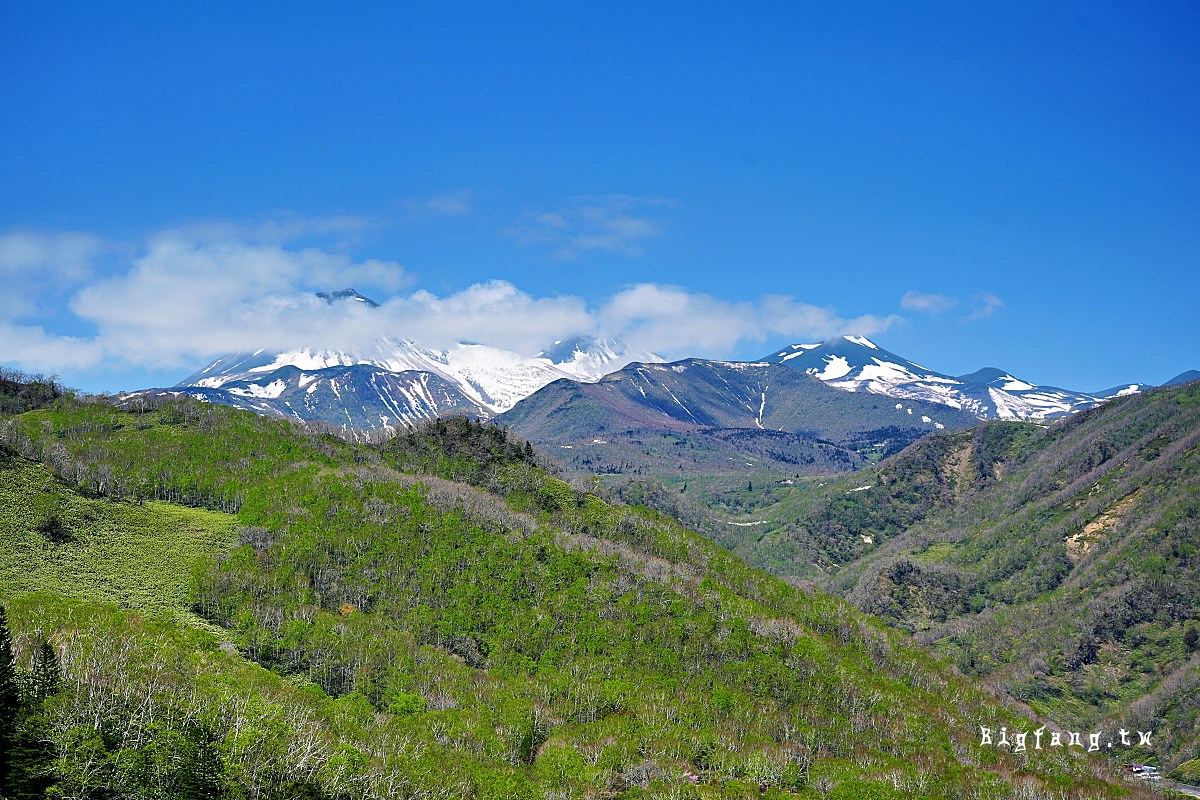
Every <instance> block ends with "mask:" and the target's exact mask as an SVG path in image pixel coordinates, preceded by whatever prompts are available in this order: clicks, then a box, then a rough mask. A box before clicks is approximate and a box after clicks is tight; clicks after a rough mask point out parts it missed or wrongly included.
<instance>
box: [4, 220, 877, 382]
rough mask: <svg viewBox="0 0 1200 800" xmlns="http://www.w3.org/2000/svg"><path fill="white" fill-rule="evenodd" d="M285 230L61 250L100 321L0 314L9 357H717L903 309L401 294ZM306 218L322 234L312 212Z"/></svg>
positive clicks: (377, 264) (26, 365) (637, 289)
mask: <svg viewBox="0 0 1200 800" xmlns="http://www.w3.org/2000/svg"><path fill="white" fill-rule="evenodd" d="M283 227H284V226H280V225H273V226H270V227H268V228H266V229H264V228H262V227H246V226H227V225H222V224H220V223H204V224H196V225H190V226H187V227H183V228H177V229H172V230H168V231H162V232H159V233H156V234H154V235H153V236H151V237H149V238H148V239H147V240H146V241H145V242H144V243H143V244H142V245H141V246H140V247H139V248H138V249H137V252H136V254H135V256H134V257H132V258H127V259H126V261H125V262H124V263H123V264H121V265H117V268H116V269H115V270H113V269H111V267H112V265H111V264H110V265H109V266H110V270H109V274H108V275H107V276H106V277H102V278H100V279H98V280H93V281H92V282H91V283H90V284H86V285H81V284H80V281H81V280H83V279H84V277H86V275H87V267H86V265H87V259H86V257H84V256H80V257H79V258H78V259H75V260H74V261H72V260H71V259H69V258H65V257H64V258H62V259H60V260H58V261H56V262H55V263H56V264H58V266H57V267H56V269H57V270H58V272H57V273H56V272H54V271H53V270H47V271H43V272H41V273H37V274H38V275H40V278H39V279H38V280H39V281H42V282H45V281H48V280H54V279H55V275H58V274H70V275H72V276H73V277H72V278H71V280H73V281H74V284H73V286H74V292H73V294H72V295H71V298H70V302H69V309H70V311H71V312H72V313H73V314H74V315H75V319H74V321H73V323H74V325H75V327H77V328H81V329H86V330H90V331H93V333H92V334H90V335H87V336H64V335H61V331H55V330H52V329H47V326H46V325H45V324H43V325H42V326H37V325H22V324H18V323H19V322H20V320H18V319H15V318H12V317H9V318H8V319H7V320H0V341H3V342H4V345H5V347H4V351H3V352H2V353H0V358H2V359H3V360H5V361H8V362H11V363H15V364H17V365H19V366H21V367H22V368H23V369H28V370H31V371H36V372H55V371H67V370H82V369H85V368H90V369H92V370H95V369H110V370H117V369H128V368H132V367H136V368H139V369H142V368H146V369H155V370H167V369H170V370H175V369H178V370H179V371H180V373H181V374H183V373H185V372H189V371H192V370H194V369H196V368H198V367H199V366H201V365H203V364H204V363H205V362H206V361H208V360H210V359H212V358H213V357H215V356H217V355H220V354H223V353H228V352H238V351H245V350H257V349H259V348H265V349H271V350H285V349H292V348H296V347H301V346H309V347H316V348H322V349H337V350H350V351H360V352H370V351H371V350H372V349H373V345H374V344H375V343H376V341H377V340H378V339H379V337H382V336H391V337H395V338H407V339H412V340H414V341H416V342H419V343H420V344H422V345H424V346H426V347H431V348H437V349H441V348H445V347H448V346H450V345H452V344H453V343H455V342H460V341H474V342H481V343H486V344H490V345H494V346H497V347H503V348H506V349H510V350H514V351H517V352H519V353H522V354H526V355H531V354H533V353H536V352H538V351H539V350H542V349H544V348H545V347H547V346H548V345H550V344H551V343H552V342H554V341H556V340H561V339H567V338H570V337H574V336H581V335H597V336H604V337H611V338H620V339H624V340H625V341H626V342H627V343H628V344H629V345H630V346H631V347H633V348H634V349H636V350H647V351H652V352H657V353H660V354H662V355H663V356H666V357H684V356H704V357H712V358H722V357H730V356H732V355H733V354H734V353H735V352H736V351H738V349H739V348H740V347H743V346H745V345H753V344H756V343H765V342H767V341H768V340H771V339H779V338H789V339H793V340H798V339H814V338H817V339H823V338H828V337H831V336H835V335H838V334H842V333H858V334H864V335H871V334H874V333H878V332H879V331H881V330H884V329H886V328H887V327H889V326H890V325H892V324H893V323H894V322H896V321H897V320H898V319H899V318H898V317H895V316H888V317H879V316H873V315H866V316H860V317H856V318H846V317H843V316H842V315H840V314H839V313H838V312H837V311H835V310H834V309H832V308H828V307H823V306H816V305H811V304H808V303H804V302H800V301H798V300H796V299H794V298H791V297H786V296H781V295H766V296H763V297H760V298H757V299H754V300H746V301H740V302H730V301H726V300H722V299H719V298H717V297H713V296H712V295H708V294H703V293H698V292H693V291H689V290H687V289H685V288H681V287H677V286H663V285H658V284H653V283H642V284H636V285H633V286H629V287H626V288H625V289H623V290H621V291H619V292H617V293H616V294H614V295H613V296H611V297H608V298H604V299H602V300H600V301H599V302H596V303H592V304H589V302H588V301H586V300H585V299H583V298H581V297H577V296H572V295H560V296H544V297H538V296H534V295H531V294H529V293H527V292H525V291H522V290H521V289H519V288H518V287H516V286H514V285H513V284H511V283H509V282H507V281H502V280H493V281H488V282H485V283H480V284H475V285H472V286H468V287H466V288H464V289H462V290H460V291H457V292H453V293H449V294H443V295H436V294H433V293H432V292H429V291H426V290H423V289H422V290H416V291H407V292H400V293H394V292H395V289H397V288H399V287H401V286H404V285H406V283H407V282H408V277H409V276H408V274H407V273H406V272H405V270H404V269H403V267H401V266H400V265H399V264H396V263H394V262H387V261H373V260H369V261H356V260H354V259H353V258H351V257H350V256H347V255H345V254H343V253H337V252H329V251H327V250H324V249H321V248H318V247H289V246H288V245H287V243H286V241H283V238H284V236H285V234H284V233H281V231H282V229H283ZM297 229H300V230H303V231H311V230H312V228H311V227H310V226H304V225H302V224H298V227H297ZM64 241H66V240H64ZM14 242H15V240H13V241H8V243H7V246H8V249H7V250H4V249H0V255H2V254H5V253H7V256H6V258H7V261H5V262H4V263H6V264H9V265H15V264H18V263H36V264H42V263H45V257H44V256H37V257H36V258H35V257H34V256H28V255H21V254H22V253H26V252H32V253H35V255H36V253H44V252H46V251H47V248H45V247H43V248H42V250H36V248H33V249H30V248H25V249H22V248H21V247H19V246H18V245H19V244H20V242H15V243H14ZM85 244H86V246H84V245H85ZM101 245H102V243H100V244H97V240H93V239H88V240H86V242H84V241H81V242H78V243H76V246H77V250H78V251H79V252H82V253H85V254H86V253H90V252H92V250H91V249H89V248H98V247H100V246H101ZM61 247H63V248H66V245H65V244H63V245H61ZM52 249H53V248H50V250H52ZM62 252H67V253H69V252H76V250H71V249H70V248H67V249H65V250H62ZM39 259H40V260H39ZM72 265H74V266H72ZM80 265H82V266H80ZM10 271H11V270H10ZM34 283H35V284H36V283H37V281H35V282H34ZM31 285H33V284H31ZM349 286H354V287H356V288H359V289H360V290H366V291H367V293H368V294H372V295H374V298H375V299H376V300H379V301H382V302H381V305H380V306H379V307H378V308H370V307H367V306H366V305H364V304H360V303H351V302H342V303H336V304H329V303H326V302H324V301H323V300H321V299H319V298H318V297H316V295H315V294H314V293H315V292H316V291H323V290H337V289H342V288H346V287H349ZM34 288H36V286H35V287H34ZM379 292H385V293H384V294H380V293H379ZM386 292H392V294H391V296H390V297H388V296H387V294H386Z"/></svg>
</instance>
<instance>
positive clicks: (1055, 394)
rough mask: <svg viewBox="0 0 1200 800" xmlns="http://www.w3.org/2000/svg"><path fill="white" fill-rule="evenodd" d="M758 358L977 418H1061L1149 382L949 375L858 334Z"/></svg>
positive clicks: (984, 372)
mask: <svg viewBox="0 0 1200 800" xmlns="http://www.w3.org/2000/svg"><path fill="white" fill-rule="evenodd" d="M762 360H763V361H766V362H770V363H775V364H787V365H788V366H790V367H795V368H796V369H801V370H804V371H805V372H807V373H809V374H810V375H815V376H816V377H818V378H820V379H821V380H822V381H824V382H825V383H826V384H828V385H829V386H833V387H834V388H837V389H844V390H846V391H850V392H871V393H873V394H881V395H885V396H887V397H895V398H900V399H905V400H926V401H928V402H931V403H939V404H941V405H945V406H949V407H951V408H957V409H960V410H962V411H966V412H967V413H969V414H972V415H974V416H975V417H978V418H979V419H1031V420H1035V419H1050V418H1053V417H1061V416H1064V415H1066V414H1073V413H1075V412H1077V411H1082V410H1083V409H1085V408H1091V407H1093V406H1095V405H1098V404H1100V403H1102V402H1104V401H1105V400H1108V399H1110V398H1113V397H1120V396H1124V395H1128V394H1136V393H1138V392H1140V391H1143V390H1145V389H1146V388H1148V385H1147V384H1142V383H1130V384H1123V385H1121V386H1118V387H1115V388H1112V389H1107V390H1104V391H1101V392H1079V391H1072V390H1069V389H1059V388H1058V387H1055V386H1035V385H1034V384H1031V383H1029V382H1027V381H1023V380H1021V379H1020V378H1016V377H1014V376H1013V375H1012V374H1010V373H1008V372H1006V371H1004V370H1002V369H998V368H996V367H984V368H983V369H980V370H977V371H976V372H972V373H970V374H969V375H958V376H951V375H946V374H944V373H941V372H936V371H934V370H931V369H929V368H928V367H923V366H921V365H920V364H916V363H914V362H912V361H909V360H908V359H906V358H903V357H902V356H898V355H896V354H895V353H890V352H888V351H887V350H884V349H883V348H881V347H879V346H878V345H877V344H875V343H874V342H872V341H871V340H869V339H867V338H865V337H862V336H843V337H841V338H838V339H833V340H830V341H828V342H821V343H817V344H793V345H790V346H788V347H785V348H783V349H782V350H779V351H777V352H774V353H771V354H770V355H767V356H764V357H763V359H762Z"/></svg>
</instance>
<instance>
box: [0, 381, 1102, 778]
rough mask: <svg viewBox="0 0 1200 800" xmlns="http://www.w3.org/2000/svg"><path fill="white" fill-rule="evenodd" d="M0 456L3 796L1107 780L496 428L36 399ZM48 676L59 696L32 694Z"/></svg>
mask: <svg viewBox="0 0 1200 800" xmlns="http://www.w3.org/2000/svg"><path fill="white" fill-rule="evenodd" d="M0 441H2V442H3V445H4V446H5V447H6V448H7V449H8V450H7V452H6V454H5V456H4V459H3V462H2V464H3V469H4V475H5V483H4V486H5V491H4V494H3V495H2V496H3V499H4V510H3V519H4V520H5V521H6V522H5V525H6V527H5V534H4V537H3V539H2V540H0V543H2V546H3V548H4V552H3V560H4V563H5V564H20V565H21V568H20V569H17V570H10V571H9V572H7V573H6V575H7V576H8V577H6V579H5V580H6V581H7V582H6V584H5V585H4V588H3V601H4V604H5V605H6V606H8V608H9V611H10V618H9V625H10V626H11V630H12V633H13V637H14V638H13V642H14V649H15V652H16V661H17V667H18V674H17V678H18V679H19V680H18V682H19V683H20V684H21V685H22V686H23V687H25V688H24V689H23V690H22V692H21V695H20V696H21V701H20V709H21V711H20V714H18V715H17V716H16V717H14V718H13V719H15V720H17V722H16V723H14V724H15V725H16V728H15V733H13V736H15V737H16V738H15V739H14V741H17V742H18V743H23V745H22V746H23V748H24V749H22V750H20V751H19V753H18V755H19V756H20V758H19V759H18V761H19V762H20V765H23V766H22V768H23V769H25V770H26V771H25V772H19V771H17V772H14V773H13V775H18V776H19V775H24V776H25V777H24V778H21V780H22V781H24V783H22V784H21V785H22V786H31V785H34V784H35V783H36V782H37V781H41V782H42V783H41V784H40V785H43V786H44V785H45V784H46V783H53V784H55V787H56V788H55V791H56V792H58V793H59V794H60V795H61V796H96V797H101V796H103V797H211V796H221V797H272V798H274V797H278V798H284V797H295V798H299V797H310V798H311V797H397V796H406V797H454V798H461V797H478V798H493V797H494V798H502V797H503V798H513V797H535V798H536V797H542V798H552V797H555V798H558V797H562V798H565V797H585V796H596V797H599V796H612V797H696V798H701V797H751V796H753V797H757V796H761V795H762V794H763V793H765V794H767V795H771V796H777V797H785V796H796V797H812V798H818V797H847V798H849V797H910V796H914V795H920V796H926V797H945V798H958V797H981V798H990V797H996V798H1007V797H1014V798H1015V797H1058V796H1070V797H1081V798H1082V797H1108V796H1116V795H1117V794H1119V793H1120V790H1119V789H1117V788H1116V787H1115V786H1111V785H1106V784H1104V783H1102V782H1101V781H1100V780H1098V779H1097V777H1096V776H1097V775H1103V774H1105V772H1104V769H1103V768H1102V765H1100V764H1098V763H1096V762H1093V761H1092V760H1091V759H1089V758H1086V757H1085V756H1084V755H1083V754H1082V753H1080V752H1079V748H1071V749H1067V748H1058V749H1048V748H1047V749H1043V750H1041V751H1029V752H1023V753H1008V752H1006V751H1005V750H1003V749H1000V748H995V747H987V746H981V745H980V743H979V729H978V726H979V725H981V724H990V725H995V726H998V725H1005V726H1007V727H1008V728H1010V729H1017V728H1023V729H1032V728H1033V727H1034V726H1035V724H1034V723H1033V722H1032V721H1029V720H1024V721H1023V720H1021V719H1020V718H1019V717H1018V716H1017V715H1016V714H1015V713H1014V712H1013V711H1011V710H1007V709H1005V708H1003V707H1001V706H1000V705H999V704H997V703H996V702H994V701H992V700H989V699H988V698H987V697H986V696H984V695H982V694H980V693H979V692H978V691H977V690H975V689H974V688H972V686H971V685H970V683H969V682H968V681H965V680H963V679H962V678H961V677H956V676H955V675H954V674H952V673H951V672H949V671H947V670H946V669H945V668H944V667H942V666H940V665H939V664H937V663H936V662H934V661H933V660H931V659H930V658H929V657H928V656H926V655H925V654H923V653H922V652H921V651H920V650H917V649H914V648H912V647H910V646H908V645H906V644H904V642H903V640H902V639H901V638H899V637H898V636H896V635H895V634H893V633H890V632H888V631H887V630H886V629H885V628H883V627H882V626H880V625H878V624H877V623H874V622H872V621H871V620H870V619H869V618H867V617H866V616H864V615H862V614H860V613H859V612H856V611H853V610H852V609H850V608H849V607H847V606H846V605H844V604H842V603H841V602H840V601H836V600H834V599H832V598H829V597H827V596H822V595H819V594H811V593H805V592H801V591H798V590H796V589H794V588H792V587H790V586H788V585H787V584H785V583H783V582H782V581H780V580H778V579H775V578H771V577H769V576H767V575H766V574H764V573H760V572H756V571H754V570H751V569H749V568H748V567H747V566H746V565H745V564H744V563H743V562H741V561H740V560H738V559H737V558H734V557H731V556H729V555H727V554H725V553H724V552H722V551H720V550H718V549H716V548H715V547H714V546H713V545H711V544H710V543H709V542H707V541H706V540H704V539H702V538H700V537H698V536H696V535H694V534H691V533H689V532H688V531H686V530H684V529H682V528H680V527H679V526H678V525H677V524H676V523H674V522H672V521H670V520H668V519H665V518H661V517H657V516H655V515H653V514H650V513H646V512H639V511H636V510H633V509H627V508H619V507H614V506H610V505H608V504H606V503H604V502H603V501H601V500H600V499H598V498H596V497H595V496H593V495H589V494H586V493H583V492H579V491H577V490H574V489H572V488H571V487H569V486H568V485H567V484H565V483H562V482H561V481H558V480H556V479H554V478H552V477H550V476H549V475H547V474H546V473H545V472H544V471H542V470H541V469H540V468H538V467H537V466H536V464H535V462H536V457H535V456H534V454H532V453H531V452H530V451H529V450H528V448H527V447H525V446H524V445H523V443H519V442H515V441H513V440H510V439H509V438H508V436H507V435H506V433H505V432H504V431H502V430H500V429H496V428H492V427H488V426H480V425H478V424H476V423H470V422H467V421H465V420H457V421H454V420H451V421H445V422H441V423H437V424H434V425H432V426H430V427H429V428H427V429H425V430H423V431H419V432H416V433H414V434H411V435H409V436H407V437H402V438H401V439H399V440H396V441H393V442H391V443H389V444H388V445H386V446H385V447H384V448H382V449H381V450H379V449H371V448H368V447H365V446H357V445H350V444H346V443H344V442H341V441H339V440H336V439H331V438H326V437H318V436H314V435H311V434H308V433H306V432H304V431H302V430H299V429H297V428H294V427H292V426H290V425H289V424H287V423H284V422H278V421H272V420H267V419H263V418H258V417H254V416H253V415H250V414H247V413H244V412H238V411H234V410H231V409H226V408H219V407H212V406H203V405H199V404H195V403H192V402H182V403H168V404H164V405H163V406H161V407H159V408H150V409H146V410H143V411H140V412H125V411H119V410H116V409H113V408H111V407H106V406H102V405H90V404H79V403H75V402H60V403H58V407H57V408H55V409H52V410H43V411H33V412H29V413H26V414H23V415H21V416H18V417H15V418H11V419H8V420H0ZM33 462H37V463H33ZM51 472H53V473H54V475H55V476H57V478H55V477H53V476H52V475H51ZM413 472H424V473H425V474H424V475H418V476H414V475H413V474H412V473H413ZM431 473H432V474H431ZM452 479H453V480H452ZM464 480H465V481H470V482H471V483H470V484H468V483H464V482H462V481H464ZM168 503H175V504H180V503H186V504H189V505H190V506H192V508H186V509H185V508H180V507H178V505H168ZM143 504H144V505H143ZM200 508H204V509H207V510H206V511H199V510H197V509H200ZM216 511H220V512H222V513H214V512H216ZM55 516H56V519H57V521H56V522H55V521H53V520H52V518H53V517H55ZM231 518H233V519H236V522H235V523H233V522H232V519H231ZM22 520H24V523H22ZM234 526H236V529H234ZM232 537H236V538H232ZM231 538H232V540H231ZM136 550H145V552H146V554H147V558H146V559H145V560H144V561H143V560H141V559H138V558H131V557H130V555H129V554H130V553H131V552H133V551H136ZM206 550H207V552H205V551H206ZM109 553H112V554H113V555H112V556H111V557H109V555H108V554H109ZM185 572H186V573H189V574H190V575H191V580H190V582H189V586H190V589H189V593H188V594H187V595H186V601H182V600H181V598H184V597H185V595H183V594H181V590H180V587H181V585H182V584H181V576H182V575H183V574H184V573H185ZM16 573H19V574H16ZM31 590H37V591H31ZM183 602H186V606H185V605H184V604H183ZM188 610H191V611H193V612H195V613H198V614H199V615H201V616H202V617H203V618H204V619H205V620H207V621H208V622H209V623H210V624H215V625H218V626H220V627H219V628H212V629H204V628H203V627H198V626H197V625H195V624H191V623H190V622H189V618H188V617H187V615H186V612H187V611H188ZM43 642H44V643H45V644H46V645H48V647H42V644H41V643H43ZM47 653H49V654H50V655H46V654H47ZM47 659H49V660H57V663H58V664H59V665H61V672H62V677H61V680H60V681H53V680H49V679H44V680H41V679H37V676H38V675H45V674H48V672H52V671H48V669H47V668H46V664H47ZM2 678H3V676H2V675H0V684H2V683H3V681H2ZM39 686H40V687H41V689H38V688H37V687H39ZM47 687H50V688H47ZM6 730H9V729H8V728H6ZM30 765H32V766H30ZM38 770H41V771H40V772H38ZM35 773H36V775H35ZM30 776H34V777H30ZM35 778H36V780H35ZM8 780H9V781H10V782H11V781H16V780H17V778H14V777H11V776H10V778H9V779H8ZM12 785H16V784H12ZM10 789H11V786H10ZM10 793H11V794H13V795H14V796H15V795H19V794H20V793H19V792H17V791H15V790H13V791H11V792H10Z"/></svg>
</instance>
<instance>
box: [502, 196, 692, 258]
mask: <svg viewBox="0 0 1200 800" xmlns="http://www.w3.org/2000/svg"><path fill="white" fill-rule="evenodd" d="M671 205H673V203H672V202H671V201H670V200H666V199H663V198H658V197H634V196H631V195H624V194H612V195H603V196H598V197H590V196H585V197H576V198H573V199H572V200H571V202H570V203H568V204H567V205H565V206H563V207H562V208H558V209H554V210H552V211H543V212H538V213H533V214H529V215H527V216H526V217H525V218H524V219H523V220H521V221H520V222H519V223H517V224H516V225H514V226H513V227H512V228H511V229H510V231H509V232H510V233H511V234H512V235H513V236H515V237H516V238H517V240H518V241H520V242H523V243H526V244H548V245H551V246H553V247H554V248H555V250H554V257H555V258H557V259H560V260H570V259H573V258H576V257H578V256H579V255H580V254H581V253H584V252H587V251H590V250H607V251H609V252H614V253H621V254H623V255H627V256H640V255H642V253H643V252H644V251H645V243H646V241H647V240H649V239H652V238H654V237H655V236H658V235H659V233H660V232H661V230H662V227H661V224H660V222H659V220H658V219H657V214H659V213H661V211H662V210H663V209H665V208H667V207H669V206H671Z"/></svg>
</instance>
